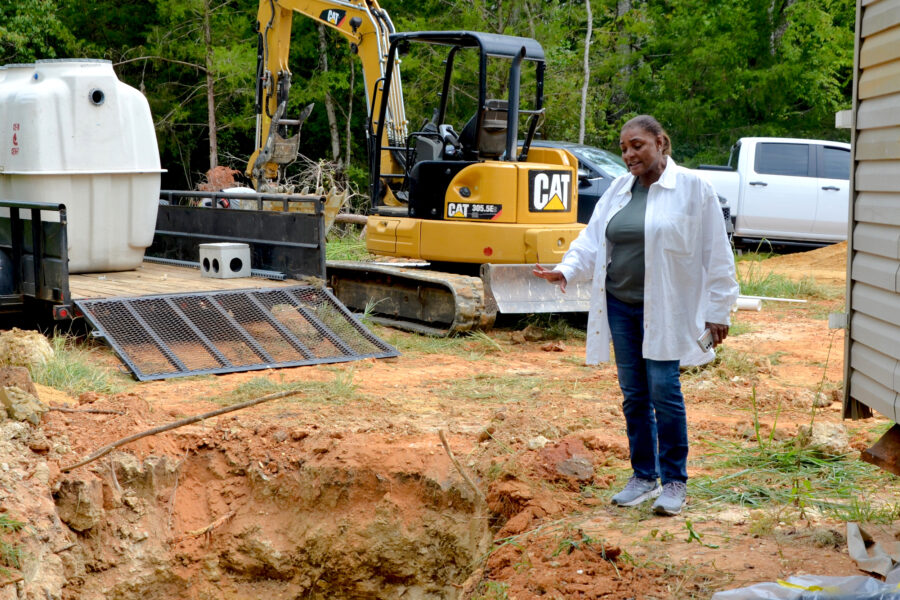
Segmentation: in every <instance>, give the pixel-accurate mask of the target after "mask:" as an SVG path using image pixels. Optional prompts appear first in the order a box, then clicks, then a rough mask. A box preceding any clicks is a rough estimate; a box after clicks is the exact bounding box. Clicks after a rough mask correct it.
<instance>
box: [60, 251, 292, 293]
mask: <svg viewBox="0 0 900 600" xmlns="http://www.w3.org/2000/svg"><path fill="white" fill-rule="evenodd" d="M308 283H309V282H308V281H298V280H296V279H285V280H283V281H277V280H270V279H259V278H256V277H239V278H232V279H216V278H213V277H203V276H201V274H200V269H192V268H190V267H182V266H177V265H165V264H159V263H153V262H147V261H145V262H143V263H142V264H141V266H140V267H138V268H137V269H132V270H131V271H118V272H114V273H80V274H70V275H69V291H70V293H71V294H72V299H73V300H83V299H86V298H119V297H133V296H151V295H157V294H178V293H182V292H189V291H190V292H213V291H220V290H239V289H250V288H275V287H289V286H295V285H304V284H308Z"/></svg>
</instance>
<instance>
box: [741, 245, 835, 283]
mask: <svg viewBox="0 0 900 600" xmlns="http://www.w3.org/2000/svg"><path fill="white" fill-rule="evenodd" d="M738 268H739V269H743V270H745V271H746V270H749V269H753V270H755V271H756V272H757V273H763V274H765V273H769V272H773V273H777V274H779V275H783V276H785V277H788V278H790V279H793V280H801V279H812V280H814V281H815V282H816V283H820V284H825V285H831V286H843V285H844V284H845V282H846V280H847V242H841V243H839V244H833V245H831V246H825V247H823V248H817V249H815V250H809V251H807V252H794V253H791V254H782V255H780V256H774V257H772V258H768V259H766V260H764V261H762V262H751V263H748V262H743V263H738Z"/></svg>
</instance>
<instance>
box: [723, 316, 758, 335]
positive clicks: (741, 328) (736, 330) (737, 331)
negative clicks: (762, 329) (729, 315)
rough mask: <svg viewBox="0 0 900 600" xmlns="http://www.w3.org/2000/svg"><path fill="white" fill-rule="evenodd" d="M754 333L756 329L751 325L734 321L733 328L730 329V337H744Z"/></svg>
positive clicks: (732, 322)
mask: <svg viewBox="0 0 900 600" xmlns="http://www.w3.org/2000/svg"><path fill="white" fill-rule="evenodd" d="M753 331H755V329H754V328H753V326H752V325H750V324H749V323H744V322H743V321H738V320H737V319H732V321H731V326H730V327H729V328H728V336H729V337H732V336H733V337H737V336H739V335H744V334H745V333H752V332H753Z"/></svg>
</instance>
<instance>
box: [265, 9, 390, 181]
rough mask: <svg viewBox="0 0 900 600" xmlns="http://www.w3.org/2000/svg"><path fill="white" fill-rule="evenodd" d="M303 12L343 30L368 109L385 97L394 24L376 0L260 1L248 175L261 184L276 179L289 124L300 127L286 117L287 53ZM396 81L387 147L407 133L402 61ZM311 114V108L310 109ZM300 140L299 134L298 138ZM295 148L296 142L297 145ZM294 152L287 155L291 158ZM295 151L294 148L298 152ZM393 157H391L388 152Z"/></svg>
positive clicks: (385, 129)
mask: <svg viewBox="0 0 900 600" xmlns="http://www.w3.org/2000/svg"><path fill="white" fill-rule="evenodd" d="M294 13H299V14H301V15H304V16H305V17H308V18H310V19H312V20H313V21H316V22H317V23H321V24H322V25H325V26H327V27H329V28H331V29H333V30H335V31H337V32H339V33H340V34H341V35H343V36H344V37H345V38H347V40H348V42H349V43H350V44H351V48H352V49H353V51H354V52H355V53H357V54H358V55H359V57H360V60H361V62H362V68H363V77H364V80H365V90H366V104H367V109H368V114H370V115H371V114H372V107H373V106H375V107H377V106H379V104H380V102H381V97H380V94H381V82H382V80H383V79H384V75H385V73H384V65H385V63H386V57H387V52H388V47H389V40H388V36H389V35H390V34H391V33H393V31H394V26H393V23H391V20H390V17H389V16H388V14H387V12H386V11H385V10H384V9H382V8H381V7H380V6H378V3H377V2H376V1H375V0H362V1H358V2H347V1H343V0H260V3H259V11H258V13H257V27H258V32H259V53H258V57H257V64H258V66H257V71H258V72H257V82H256V111H257V123H256V149H255V151H254V153H253V155H252V156H251V157H250V160H249V163H248V166H247V175H248V176H250V177H251V178H253V180H254V182H255V183H256V185H257V187H259V186H260V184H261V181H262V180H265V179H275V178H276V177H277V173H278V167H279V164H283V163H284V162H287V161H288V160H287V159H285V158H281V157H279V152H278V147H279V144H280V143H281V144H283V143H284V142H285V140H284V139H282V138H281V134H282V133H283V132H284V130H285V128H286V127H289V126H299V125H300V124H301V123H302V119H298V120H289V119H287V118H286V117H285V111H286V109H287V98H288V90H289V89H290V77H291V71H290V66H289V54H290V44H291V25H292V21H293V15H294ZM392 80H393V84H392V85H391V89H390V97H389V98H388V111H387V117H386V119H385V128H384V137H385V140H384V141H383V143H382V145H383V146H389V145H391V143H402V142H403V141H405V139H406V135H407V122H406V115H405V109H404V104H403V90H402V86H401V85H400V72H399V66H397V65H396V64H395V65H394V73H393V74H392ZM307 114H308V113H307ZM297 141H299V138H298V139H297ZM294 147H296V144H294ZM290 154H291V153H290V152H288V153H287V155H288V158H290V159H291V160H292V158H293V157H291V156H290ZM294 156H296V153H295V152H294ZM385 158H387V160H390V158H389V157H385Z"/></svg>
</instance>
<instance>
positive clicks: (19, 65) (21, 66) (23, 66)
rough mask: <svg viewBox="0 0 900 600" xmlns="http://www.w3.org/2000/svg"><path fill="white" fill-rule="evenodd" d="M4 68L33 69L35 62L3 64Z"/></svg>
mask: <svg viewBox="0 0 900 600" xmlns="http://www.w3.org/2000/svg"><path fill="white" fill-rule="evenodd" d="M3 68H4V69H33V68H34V63H9V64H6V65H3Z"/></svg>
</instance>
